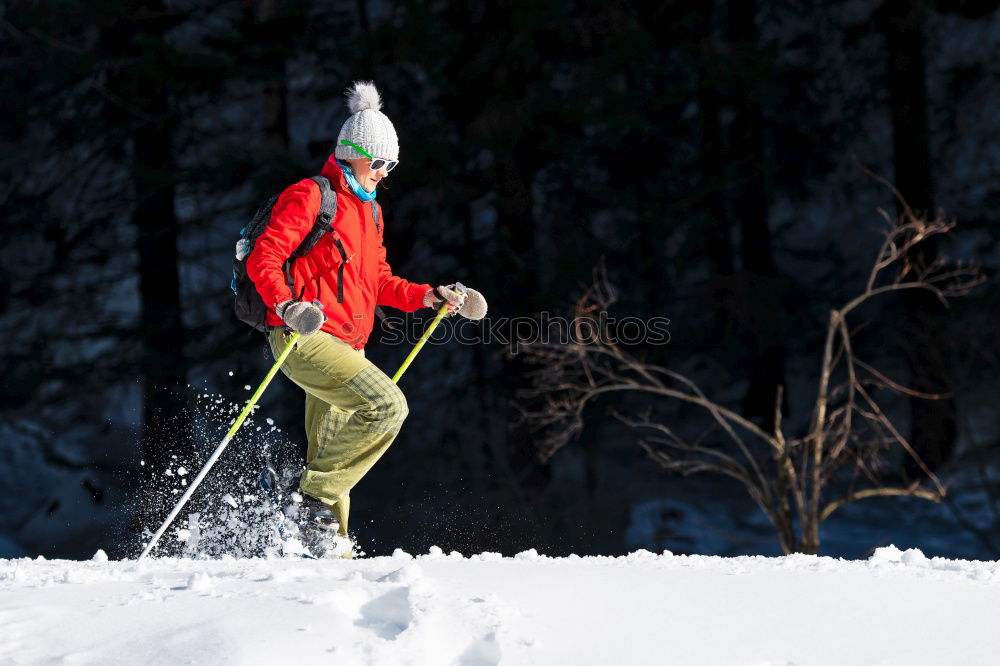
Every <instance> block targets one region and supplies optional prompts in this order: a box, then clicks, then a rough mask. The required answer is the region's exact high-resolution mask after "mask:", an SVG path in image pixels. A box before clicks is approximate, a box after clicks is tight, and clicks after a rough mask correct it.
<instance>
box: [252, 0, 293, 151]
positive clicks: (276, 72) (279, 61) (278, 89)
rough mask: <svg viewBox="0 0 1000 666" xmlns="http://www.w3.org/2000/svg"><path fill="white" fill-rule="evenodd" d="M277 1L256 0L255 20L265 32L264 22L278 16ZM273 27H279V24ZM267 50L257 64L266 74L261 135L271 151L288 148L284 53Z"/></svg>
mask: <svg viewBox="0 0 1000 666" xmlns="http://www.w3.org/2000/svg"><path fill="white" fill-rule="evenodd" d="M279 9H280V3H279V2H278V0H258V2H257V12H256V14H257V15H256V21H257V23H258V24H260V26H262V27H263V28H264V30H261V31H260V34H264V33H266V32H267V28H268V24H272V23H275V22H276V19H277V18H278V16H279ZM275 29H281V28H280V26H278V27H276V28H275ZM277 50H278V49H269V50H268V57H267V58H266V59H265V61H264V62H263V63H261V65H262V66H263V67H264V68H265V69H266V71H267V73H268V77H267V79H266V80H265V81H264V95H263V96H264V101H263V111H264V138H265V140H266V141H267V142H268V144H270V145H271V147H272V148H274V149H275V150H280V151H287V150H288V83H287V77H286V75H285V55H284V53H278V52H275V51H277Z"/></svg>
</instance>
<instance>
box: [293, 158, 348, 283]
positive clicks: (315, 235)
mask: <svg viewBox="0 0 1000 666" xmlns="http://www.w3.org/2000/svg"><path fill="white" fill-rule="evenodd" d="M310 180H311V181H313V182H314V183H316V185H317V186H318V187H319V191H320V195H321V197H322V198H321V200H320V205H319V212H318V213H317V214H316V221H315V222H314V223H313V228H312V229H310V230H309V233H308V234H306V237H305V238H303V239H302V242H301V243H299V246H298V247H297V248H295V250H294V251H293V252H292V254H291V255H290V256H289V257H288V260H287V261H286V262H285V265H284V267H283V268H284V271H285V281H286V282H287V283H288V288H289V289H290V290H291V292H292V296H295V286H294V284H293V280H292V263H293V262H294V261H295V260H296V259H298V258H299V257H302V256H305V255H306V254H308V253H309V252H310V251H311V250H312V249H313V248H314V247H316V243H318V242H319V239H320V238H322V237H323V235H324V234H327V233H330V232H332V231H334V228H333V223H334V221H335V220H336V219H337V193H336V192H335V191H334V189H333V187H332V186H331V185H330V181H329V180H328V179H327V178H326V177H325V176H312V177H310ZM333 243H334V245H336V246H337V250H338V251H339V252H340V259H341V261H340V266H339V267H338V268H337V302H338V303H343V302H344V265H345V264H346V263H347V251H346V250H345V249H344V244H343V243H341V242H340V237H339V236H337V235H336V234H334V239H333ZM304 292H305V285H303V286H302V291H301V292H299V295H298V297H297V298H298V299H301V298H302V294H303V293H304Z"/></svg>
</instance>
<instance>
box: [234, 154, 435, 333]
mask: <svg viewBox="0 0 1000 666" xmlns="http://www.w3.org/2000/svg"><path fill="white" fill-rule="evenodd" d="M321 173H322V175H324V176H326V178H327V179H329V181H330V184H331V185H332V186H333V188H334V190H335V191H336V193H337V217H336V218H335V219H334V221H333V229H334V231H333V232H332V233H328V234H324V235H323V237H322V238H321V239H320V241H319V242H318V243H316V247H314V248H313V249H312V250H311V251H310V252H309V254H307V255H305V256H304V257H300V258H298V259H296V260H295V262H294V263H293V264H292V277H293V279H294V283H295V294H294V295H293V294H292V292H291V290H290V289H289V288H288V284H287V282H285V275H284V273H283V272H282V268H281V267H282V266H283V265H284V263H285V260H286V259H288V257H289V255H291V253H292V251H294V250H295V248H297V247H298V246H299V243H301V242H302V239H303V238H304V237H305V235H306V234H307V233H308V232H309V230H310V229H312V227H313V224H314V223H315V221H316V215H317V214H318V213H319V209H320V202H321V199H322V196H321V194H320V190H319V186H318V185H316V183H314V182H313V181H312V180H310V179H308V178H307V179H305V180H301V181H299V182H298V183H295V184H294V185H292V186H291V187H289V188H288V189H286V190H285V191H284V192H282V193H281V196H280V197H279V198H278V201H277V203H275V205H274V211H273V212H272V213H271V220H270V222H268V224H267V228H266V229H265V230H264V232H263V233H262V234H261V235H260V237H259V238H258V239H257V242H256V244H255V245H254V248H253V252H251V253H250V257H249V258H248V259H247V274H248V275H249V276H250V279H251V280H253V282H254V285H255V286H256V287H257V291H258V292H259V293H260V295H261V297H262V298H263V299H264V303H265V304H266V305H267V306H268V308H269V312H268V314H267V323H268V325H269V326H282V325H283V322H282V321H281V318H280V317H278V315H276V314H275V313H274V307H275V306H276V305H277V304H278V303H282V302H283V301H287V300H290V299H294V298H299V292H300V291H302V290H303V288H305V290H304V291H302V294H301V300H303V301H307V302H310V301H313V300H319V301H320V302H321V303H322V304H323V313H324V314H325V315H326V317H327V320H326V323H324V324H323V329H322V330H324V331H326V332H327V333H330V334H332V335H335V336H337V337H338V338H340V339H341V340H344V341H345V342H347V343H348V344H350V345H351V346H352V347H354V348H356V349H361V348H362V347H364V346H365V342H367V341H368V336H369V334H370V333H371V331H372V327H373V326H374V314H375V306H376V305H389V306H392V307H394V308H399V309H400V310H404V311H406V312H412V311H414V310H417V309H418V308H420V307H423V298H424V294H425V293H426V292H427V290H428V289H430V288H431V286H430V285H429V284H415V283H413V282H409V281H407V280H404V279H403V278H401V277H396V276H395V275H393V274H392V268H391V267H390V266H389V264H388V263H387V262H386V260H385V246H384V245H383V244H382V230H383V228H384V224H385V221H384V219H383V218H384V216H383V214H382V207H381V206H379V207H378V219H377V221H376V219H375V218H374V217H373V206H372V205H373V203H374V202H364V201H361V200H360V199H358V198H357V197H356V196H355V195H354V193H353V192H351V190H350V188H349V187H348V185H347V180H346V179H345V178H344V173H343V171H341V168H340V166H339V165H338V164H337V162H336V159H335V158H334V156H333V155H331V156H330V157H329V159H327V161H326V164H325V165H324V166H323V171H322V172H321ZM338 239H339V240H340V242H341V243H342V245H343V247H344V251H345V252H344V253H345V255H346V256H347V261H346V264H345V266H344V271H343V276H344V290H343V295H344V300H343V302H337V287H338V285H337V272H338V268H339V267H340V264H341V262H342V259H341V253H340V250H339V248H338V247H337V246H336V240H338Z"/></svg>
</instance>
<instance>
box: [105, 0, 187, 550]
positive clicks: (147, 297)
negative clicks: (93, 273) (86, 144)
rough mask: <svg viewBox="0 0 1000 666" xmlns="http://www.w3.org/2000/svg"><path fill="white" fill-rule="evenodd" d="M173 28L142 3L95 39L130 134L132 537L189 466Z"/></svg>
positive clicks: (154, 518) (153, 518) (164, 504)
mask: <svg viewBox="0 0 1000 666" xmlns="http://www.w3.org/2000/svg"><path fill="white" fill-rule="evenodd" d="M171 20H172V19H171V17H170V16H168V15H167V14H166V12H165V10H164V8H163V6H162V3H160V2H159V1H157V0H147V1H145V2H138V3H136V4H135V6H134V8H133V12H132V14H131V15H129V16H128V17H125V18H123V20H122V21H120V22H119V23H116V24H113V25H109V26H108V27H107V28H106V29H105V33H104V35H103V41H104V44H105V46H106V47H107V48H108V49H109V53H112V54H114V57H116V58H121V60H118V61H113V63H112V65H111V75H110V76H109V79H108V83H109V87H110V88H111V89H112V91H113V92H115V95H116V100H115V102H114V103H112V104H110V106H109V110H108V115H109V118H110V120H112V121H113V122H117V123H121V124H125V123H128V124H129V125H130V126H131V128H132V129H131V141H130V144H131V145H130V147H131V153H130V159H129V162H128V167H129V171H130V173H131V185H132V194H133V201H134V208H133V211H132V224H134V225H135V228H136V231H137V238H136V246H135V247H136V252H137V259H138V273H139V308H140V314H139V342H140V350H139V359H138V363H139V374H140V377H141V378H142V382H143V429H142V438H141V443H140V447H141V455H142V460H143V466H142V467H141V474H140V478H141V482H142V487H141V489H140V493H141V496H140V502H139V510H138V512H137V514H136V516H135V519H134V521H133V523H132V527H133V528H134V529H135V531H136V533H138V532H140V531H141V530H142V529H154V528H155V527H157V526H159V524H160V522H161V521H162V520H163V519H164V518H165V517H166V513H167V511H168V510H169V508H170V505H172V501H173V500H174V499H176V498H175V497H174V496H172V495H170V494H169V493H168V492H167V489H166V488H164V487H163V485H162V483H163V478H164V477H163V472H164V471H165V470H166V469H167V468H168V467H176V466H177V464H178V463H185V464H187V465H191V464H192V463H193V458H194V444H193V441H194V440H193V438H192V435H191V419H190V414H189V413H188V411H187V390H186V376H187V365H188V363H187V359H186V356H185V353H184V327H183V322H182V320H181V298H180V274H179V265H178V264H179V255H178V249H177V238H178V234H179V228H178V220H177V214H176V210H175V208H174V190H175V173H174V171H175V160H174V154H173V118H172V113H171V100H170V91H169V90H168V88H167V85H168V82H169V81H170V73H169V72H164V71H163V70H164V68H167V67H169V65H168V63H169V62H170V61H171V60H170V57H169V56H168V55H167V54H166V53H165V52H166V51H167V50H169V49H170V48H171V47H170V46H169V44H167V43H166V42H165V34H166V30H167V29H168V28H169V26H170V21H171ZM151 44H153V45H156V46H150V45H151ZM119 100H120V101H119ZM175 456H176V458H175Z"/></svg>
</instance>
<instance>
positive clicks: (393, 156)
mask: <svg viewBox="0 0 1000 666" xmlns="http://www.w3.org/2000/svg"><path fill="white" fill-rule="evenodd" d="M347 108H348V110H350V112H351V117H350V118H348V119H347V120H346V121H345V122H344V125H343V127H341V128H340V134H339V135H338V136H337V147H336V149H335V150H334V155H336V156H337V159H341V160H349V159H354V158H363V157H365V155H362V154H361V153H359V152H358V151H357V150H355V149H354V148H353V147H352V146H350V145H347V144H343V143H341V142H342V141H350V142H351V143H353V144H355V145H357V146H360V147H361V148H363V149H364V150H365V151H366V152H368V153H369V154H371V156H372V157H381V158H383V159H387V160H398V159H399V139H398V137H397V136H396V128H395V127H393V126H392V121H390V120H389V118H388V117H387V116H386V115H385V114H384V113H382V111H381V109H382V96H381V95H379V92H378V89H377V88H376V87H375V84H374V83H372V82H371V81H355V82H354V83H353V84H352V85H351V87H350V88H348V89H347Z"/></svg>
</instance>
